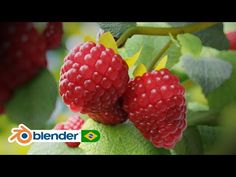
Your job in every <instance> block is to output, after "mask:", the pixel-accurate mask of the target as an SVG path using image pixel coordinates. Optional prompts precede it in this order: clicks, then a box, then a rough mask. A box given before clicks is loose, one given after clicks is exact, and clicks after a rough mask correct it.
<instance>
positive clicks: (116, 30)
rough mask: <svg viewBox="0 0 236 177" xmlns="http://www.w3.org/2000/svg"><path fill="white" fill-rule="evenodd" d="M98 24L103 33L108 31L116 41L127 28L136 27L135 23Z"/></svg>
mask: <svg viewBox="0 0 236 177" xmlns="http://www.w3.org/2000/svg"><path fill="white" fill-rule="evenodd" d="M98 24H99V25H100V27H101V28H102V29H103V30H104V31H105V32H107V31H110V32H111V34H112V35H113V36H114V37H115V38H116V39H118V38H119V37H120V36H121V35H122V33H123V32H124V31H125V30H127V29H128V28H131V27H134V26H136V23H135V22H100V23H98Z"/></svg>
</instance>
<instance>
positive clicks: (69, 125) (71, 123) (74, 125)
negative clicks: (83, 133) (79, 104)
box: [54, 116, 84, 148]
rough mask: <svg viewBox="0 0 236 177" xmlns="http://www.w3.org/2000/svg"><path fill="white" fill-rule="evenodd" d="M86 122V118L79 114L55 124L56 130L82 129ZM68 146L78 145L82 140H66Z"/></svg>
mask: <svg viewBox="0 0 236 177" xmlns="http://www.w3.org/2000/svg"><path fill="white" fill-rule="evenodd" d="M83 124H84V120H83V119H81V118H80V117H79V116H72V117H70V118H69V119H68V120H67V121H66V123H65V124H62V123H60V124H57V125H56V126H55V128H54V129H55V130H80V129H81V127H82V125H83ZM66 144H67V146H68V147H72V148H74V147H78V146H79V145H80V142H66Z"/></svg>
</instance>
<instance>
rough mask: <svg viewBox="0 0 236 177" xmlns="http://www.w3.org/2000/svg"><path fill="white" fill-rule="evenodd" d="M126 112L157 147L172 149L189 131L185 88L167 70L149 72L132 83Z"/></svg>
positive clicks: (129, 87)
mask: <svg viewBox="0 0 236 177" xmlns="http://www.w3.org/2000/svg"><path fill="white" fill-rule="evenodd" d="M124 109H125V110H126V111H127V112H128V113H129V118H130V120H131V121H132V122H133V123H134V125H135V126H136V127H137V128H138V129H139V130H140V132H141V133H142V134H143V135H144V137H145V138H146V139H148V140H150V141H151V142H152V144H153V145H154V146H156V147H164V148H167V149H169V148H173V147H174V146H175V144H176V142H177V141H178V140H180V139H181V136H182V133H183V131H184V129H185V127H186V105H185V98H184V88H183V87H182V86H181V85H180V83H179V80H178V78H177V77H176V76H173V75H171V73H170V72H169V70H168V69H161V70H160V71H152V72H147V73H145V74H144V75H143V76H141V77H136V78H135V79H134V80H132V81H130V82H129V85H128V89H127V90H126V92H125V94H124Z"/></svg>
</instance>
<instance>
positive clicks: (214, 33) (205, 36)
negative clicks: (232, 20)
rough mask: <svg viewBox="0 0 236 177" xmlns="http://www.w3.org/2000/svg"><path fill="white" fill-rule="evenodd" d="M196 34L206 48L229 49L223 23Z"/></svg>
mask: <svg viewBox="0 0 236 177" xmlns="http://www.w3.org/2000/svg"><path fill="white" fill-rule="evenodd" d="M194 34H195V35H196V36H198V37H199V38H200V39H201V41H202V44H203V45H204V46H208V47H213V48H216V49H219V50H224V49H228V48H229V41H228V40H227V38H226V36H225V33H224V28H223V23H219V24H216V25H214V26H212V27H209V28H207V29H205V30H202V31H199V32H196V33H194Z"/></svg>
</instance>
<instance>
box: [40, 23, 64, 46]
mask: <svg viewBox="0 0 236 177" xmlns="http://www.w3.org/2000/svg"><path fill="white" fill-rule="evenodd" d="M62 35H63V24H62V22H48V24H47V27H46V29H45V30H44V32H43V36H44V38H45V41H46V43H47V49H54V48H57V47H58V46H59V45H60V43H61V39H62Z"/></svg>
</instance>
